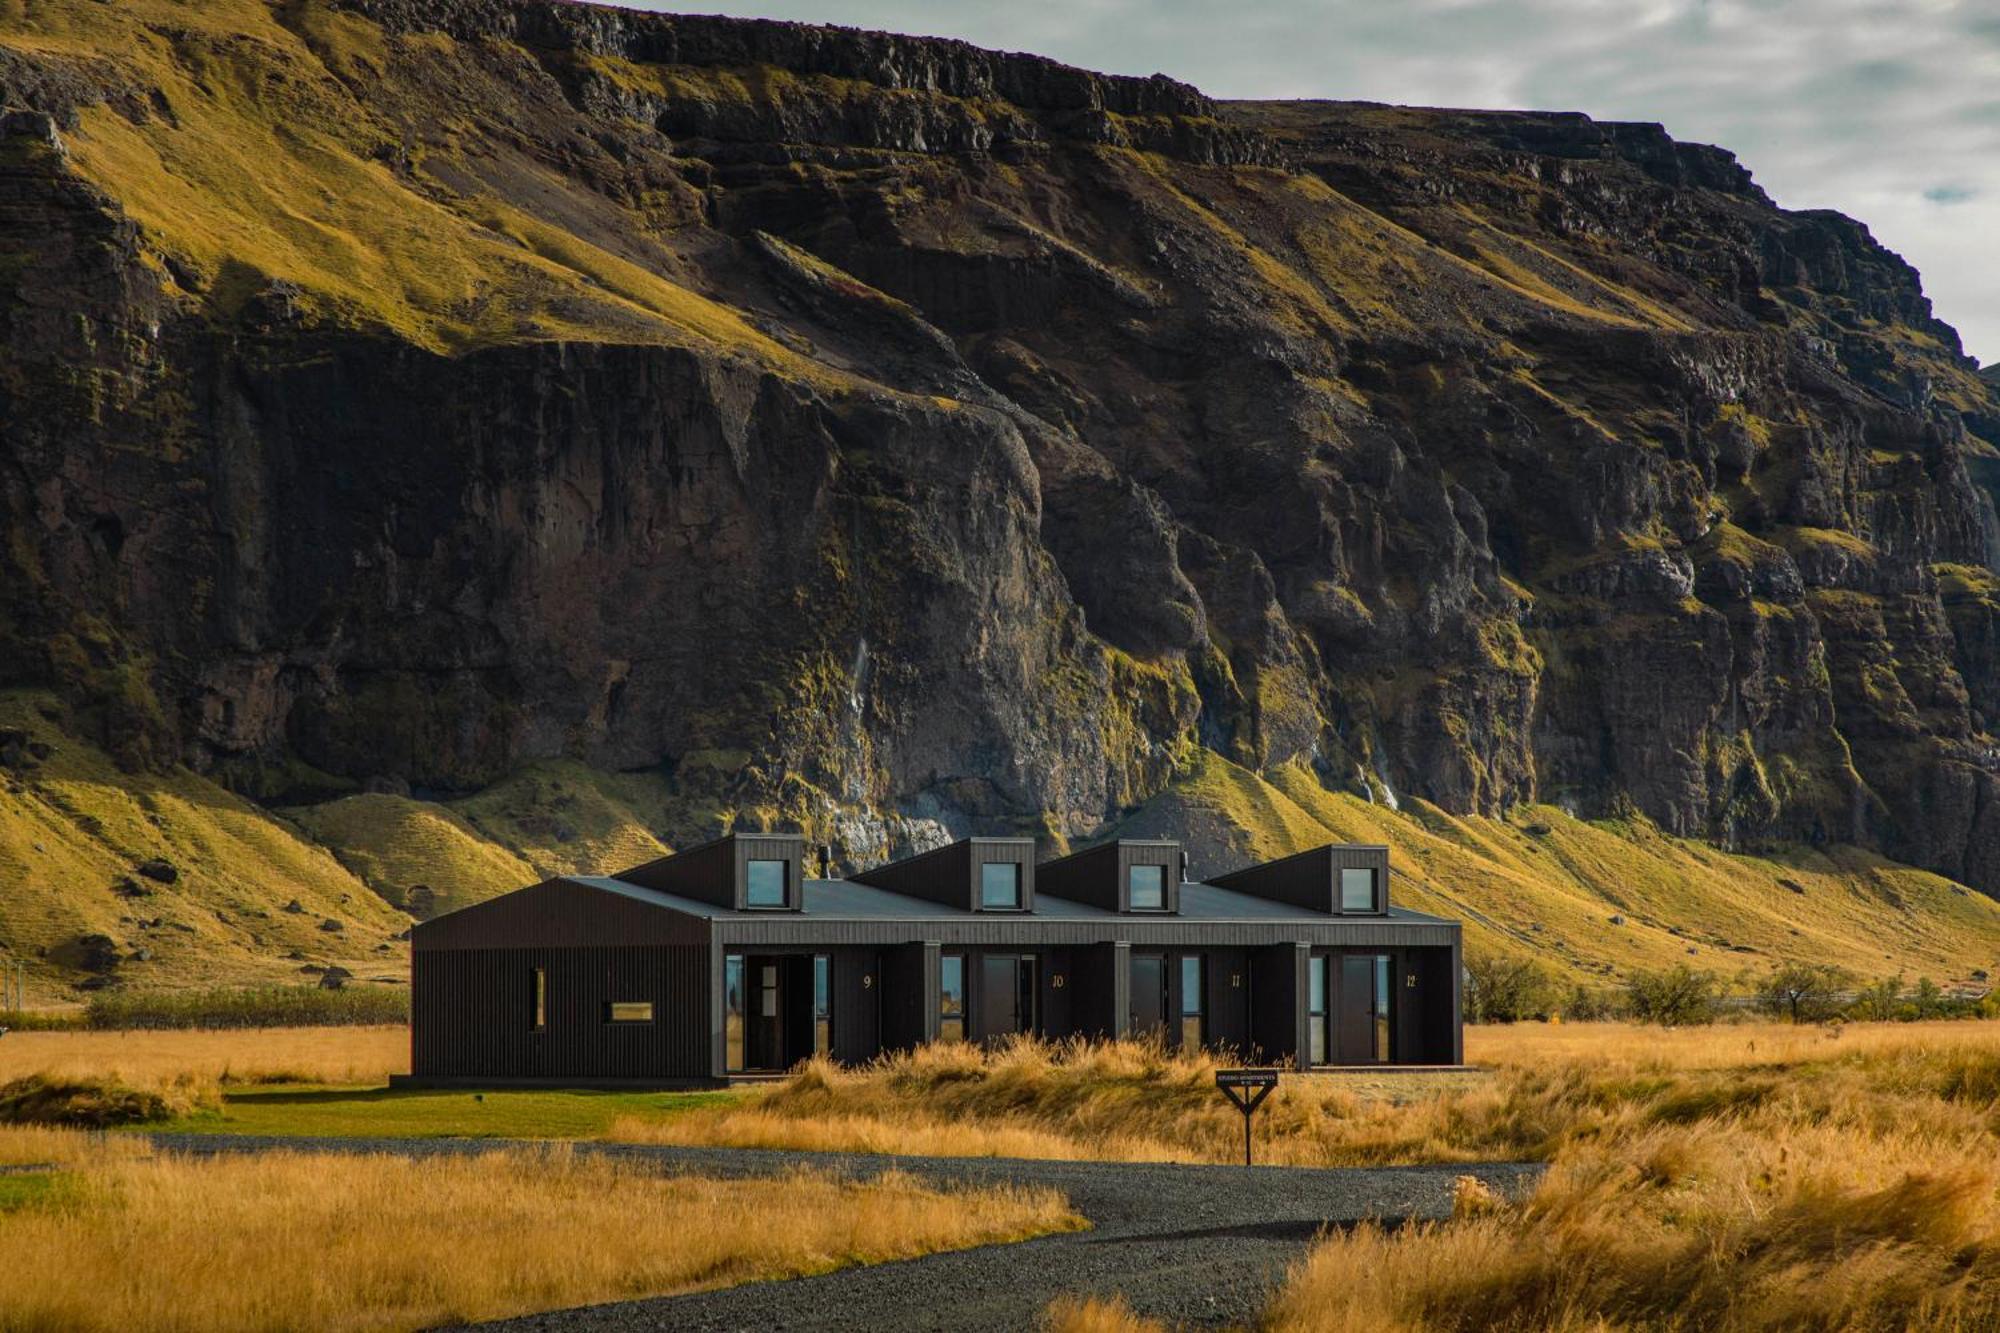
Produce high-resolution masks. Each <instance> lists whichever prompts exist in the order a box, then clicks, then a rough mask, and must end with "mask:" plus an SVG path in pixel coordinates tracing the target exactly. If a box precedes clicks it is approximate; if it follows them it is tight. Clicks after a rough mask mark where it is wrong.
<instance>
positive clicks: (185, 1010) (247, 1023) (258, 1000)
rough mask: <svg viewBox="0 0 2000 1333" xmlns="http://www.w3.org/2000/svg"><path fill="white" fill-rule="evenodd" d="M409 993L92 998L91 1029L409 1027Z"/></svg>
mask: <svg viewBox="0 0 2000 1333" xmlns="http://www.w3.org/2000/svg"><path fill="white" fill-rule="evenodd" d="M409 1020H410V997H409V993H408V992H407V991H403V990H388V989H383V988H379V987H354V986H349V987H343V988H341V989H339V990H324V989H321V988H320V987H317V986H250V987H233V988H232V987H222V988H218V989H215V990H198V991H139V992H119V993H112V994H103V995H97V996H94V997H92V999H91V1001H90V1004H89V1007H88V1008H87V1009H86V1010H85V1011H84V1026H86V1027H92V1028H117V1029H135V1028H287V1027H294V1028H303V1027H340V1026H355V1025H373V1024H382V1023H407V1022H409Z"/></svg>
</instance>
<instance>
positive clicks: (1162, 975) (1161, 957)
mask: <svg viewBox="0 0 2000 1333" xmlns="http://www.w3.org/2000/svg"><path fill="white" fill-rule="evenodd" d="M1166 1029H1167V958H1166V955H1165V954H1158V953H1135V954H1133V955H1132V1039H1133V1040H1134V1041H1145V1040H1146V1039H1148V1038H1159V1037H1163V1036H1164V1035H1165V1033H1166Z"/></svg>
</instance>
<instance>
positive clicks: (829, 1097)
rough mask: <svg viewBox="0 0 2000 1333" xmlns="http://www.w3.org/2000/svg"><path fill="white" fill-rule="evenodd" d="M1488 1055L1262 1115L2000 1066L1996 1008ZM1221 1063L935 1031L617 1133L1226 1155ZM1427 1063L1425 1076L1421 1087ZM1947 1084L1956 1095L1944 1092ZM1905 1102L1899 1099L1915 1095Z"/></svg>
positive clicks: (1606, 1036) (830, 1144)
mask: <svg viewBox="0 0 2000 1333" xmlns="http://www.w3.org/2000/svg"><path fill="white" fill-rule="evenodd" d="M1469 1044H1470V1045H1471V1047H1472V1048H1473V1049H1474V1050H1475V1051H1476V1052H1478V1053H1479V1054H1480V1055H1481V1056H1482V1058H1484V1059H1486V1060H1487V1061H1489V1062H1490V1064H1491V1066H1492V1068H1491V1069H1490V1070H1489V1071H1488V1072H1484V1073H1462V1074H1445V1075H1419V1074H1405V1075H1401V1076H1396V1075H1366V1074H1363V1075H1356V1076H1349V1075H1344V1074H1310V1075H1292V1076H1288V1077H1286V1078H1284V1079H1283V1080H1282V1081H1281V1082H1280V1084H1279V1087H1278V1089H1277V1091H1276V1092H1275V1093H1274V1094H1273V1095H1272V1096H1271V1098H1270V1099H1269V1100H1268V1101H1267V1102H1266V1103H1265V1104H1264V1109H1263V1110H1262V1111H1260V1112H1259V1114H1258V1117H1257V1122H1256V1141H1257V1154H1258V1159H1259V1160H1260V1161H1265V1162H1269V1163H1272V1164H1274V1165H1294V1166H1359V1165H1377V1164H1389V1163H1418V1162H1471V1161H1483V1160H1495V1159H1503V1158H1505V1159H1530V1160H1549V1159H1551V1158H1553V1157H1555V1156H1556V1155H1557V1154H1558V1153H1559V1152H1560V1151H1561V1149H1562V1148H1563V1147H1564V1146H1565V1145H1566V1144H1569V1143H1572V1142H1580V1141H1588V1140H1591V1139H1593V1138H1597V1137H1601V1136H1602V1135H1604V1134H1607V1133H1612V1132H1615V1131H1616V1130H1617V1128H1618V1127H1619V1126H1621V1125H1624V1124H1626V1123H1627V1122H1628V1121H1629V1120H1631V1119H1632V1118H1635V1117H1636V1118H1637V1119H1638V1120H1640V1121H1645V1122H1648V1123H1650V1122H1652V1121H1655V1120H1657V1121H1659V1122H1662V1123H1681V1122H1689V1121H1694V1120H1699V1119H1702V1118H1704V1117H1706V1116H1708V1115H1710V1114H1711V1113H1714V1112H1721V1111H1727V1110H1729V1109H1731V1108H1732V1107H1736V1106H1742V1105H1755V1104H1757V1103H1758V1100H1759V1099H1761V1098H1763V1097H1765V1096H1767V1095H1774V1094H1773V1093H1772V1090H1773V1089H1775V1088H1779V1087H1781V1086H1782V1087H1786V1088H1802V1089H1816V1090H1818V1091H1819V1092H1820V1093H1822V1094H1824V1093H1826V1092H1827V1091H1828V1090H1830V1089H1834V1088H1838V1087H1842V1086H1846V1085H1848V1084H1857V1085H1865V1086H1866V1087H1868V1088H1870V1089H1872V1091H1871V1093H1870V1096H1871V1097H1874V1098H1876V1099H1877V1100H1878V1101H1879V1100H1880V1099H1881V1098H1884V1097H1888V1096H1890V1093H1891V1090H1893V1091H1894V1096H1895V1097H1896V1098H1898V1099H1900V1100H1898V1101H1897V1103H1896V1104H1897V1106H1898V1107H1899V1113H1903V1112H1907V1113H1909V1114H1916V1113H1918V1112H1928V1111H1930V1110H1933V1109H1934V1108H1935V1107H1936V1106H1937V1105H1939V1104H1940V1103H1939V1098H1940V1097H1944V1096H1947V1092H1946V1091H1944V1090H1948V1089H1950V1088H1953V1087H1957V1086H1959V1085H1960V1084H1963V1085H1965V1086H1983V1085H1984V1082H1985V1081H1986V1080H1988V1079H1993V1080H1996V1081H2000V1072H1995V1071H2000V1024H1989V1023H1978V1022H1965V1023H1938V1024H1910V1025H1898V1024H1871V1025H1859V1024H1857V1025H1849V1026H1847V1027H1845V1028H1837V1029H1821V1028H1810V1027H1808V1028H1792V1027H1788V1026H1783V1025H1778V1024H1746V1025H1743V1026H1740V1027H1710V1028H1699V1029H1687V1030H1685V1031H1680V1032H1667V1031H1661V1030H1659V1029H1640V1028H1637V1027H1633V1026H1630V1025H1625V1024H1589V1025H1585V1024H1574V1025H1564V1026H1553V1025H1550V1026H1544V1025H1521V1026H1518V1027H1513V1028H1504V1029H1475V1030H1474V1032H1473V1034H1472V1036H1471V1038H1470V1043H1469ZM1218 1063H1219V1062H1218V1060H1217V1059H1216V1058H1214V1057H1212V1056H1208V1055H1203V1056H1197V1057H1193V1058H1182V1057H1179V1056H1175V1055H1169V1054H1167V1053H1164V1052H1162V1051H1160V1050H1159V1049H1158V1048H1157V1047H1155V1046H1150V1045H1144V1044H1136V1043H1115V1044H1105V1043H1057V1044H1049V1043H1043V1042H1034V1041H1016V1042H1013V1043H1010V1044H1008V1045H1006V1046H1003V1047H1001V1048H998V1049H995V1050H991V1051H987V1050H981V1049H979V1048H977V1047H974V1046H970V1045H938V1046H930V1047H925V1048H922V1049H919V1050H917V1051H914V1052H910V1053H907V1054H902V1055H897V1056H892V1057H888V1058H885V1059H883V1060H880V1061H877V1062H875V1063H873V1064H871V1065H868V1066H866V1067H863V1068H860V1069H842V1068H839V1067H837V1066H833V1065H831V1064H827V1063H825V1062H814V1063H811V1064H808V1065H806V1066H804V1067H803V1068H802V1069H801V1070H800V1071H799V1072H798V1073H797V1074H795V1075H794V1076H793V1077H792V1078H790V1079H788V1080H786V1081H785V1082H783V1083H781V1084H778V1085H776V1086H774V1087H772V1088H770V1089H768V1090H764V1091H759V1092H756V1093H752V1094H749V1095H746V1096H745V1097H743V1098H742V1099H740V1100H738V1101H734V1102H731V1103H728V1104H726V1105H721V1106H716V1107H713V1108H708V1109H703V1110H697V1111H693V1112H689V1113H687V1114H683V1115H680V1116H676V1117H674V1118H672V1119H670V1120H651V1119H646V1118H643V1117H640V1116H624V1117H621V1118H620V1119H618V1120H617V1121H616V1122H614V1123H613V1125H612V1127H611V1130H610V1133H609V1137H611V1138H614V1139H628V1140H633V1141H638V1142H656V1143H682V1144H704V1145H716V1146H740V1147H763V1148H794V1149H814V1150H833V1151H861V1152H883V1153H917V1154H927V1155H934V1154H946V1155H959V1156H1003V1157H1006V1156H1018V1157H1038V1158H1070V1159H1079V1160H1091V1159H1094V1160H1125V1161H1179V1162H1227V1161H1232V1160H1235V1157H1236V1154H1237V1153H1238V1152H1239V1151H1240V1144H1241V1138H1240V1134H1241V1121H1240V1120H1239V1119H1238V1117H1237V1113H1236V1112H1235V1110H1234V1109H1233V1108H1232V1107H1231V1106H1229V1105H1228V1104H1227V1103H1226V1102H1224V1101H1223V1099H1222V1098H1221V1097H1220V1096H1219V1095H1218V1094H1217V1093H1216V1091H1215V1083H1214V1072H1215V1069H1216V1067H1217V1064H1218ZM1425 1080H1431V1081H1430V1083H1429V1091H1428V1092H1426V1091H1424V1082H1425ZM1950 1095H1953V1096H1955V1095H1956V1094H1950ZM1905 1103H1907V1105H1904V1104H1905Z"/></svg>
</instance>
